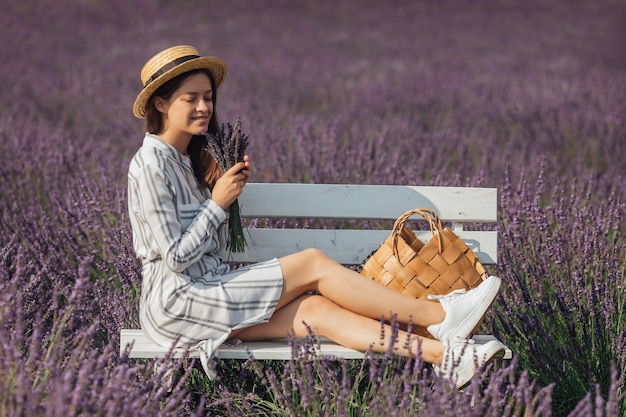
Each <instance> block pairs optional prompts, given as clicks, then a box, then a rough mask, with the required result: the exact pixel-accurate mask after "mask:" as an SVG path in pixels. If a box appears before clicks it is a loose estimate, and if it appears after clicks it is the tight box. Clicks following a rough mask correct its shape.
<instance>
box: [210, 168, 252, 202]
mask: <svg viewBox="0 0 626 417" xmlns="http://www.w3.org/2000/svg"><path fill="white" fill-rule="evenodd" d="M249 179H250V162H249V161H248V157H247V156H246V157H245V158H244V162H238V163H236V164H235V165H233V166H232V168H230V169H229V170H228V171H226V172H224V174H223V175H222V176H221V177H220V178H218V179H217V181H216V182H215V185H214V186H213V190H212V191H211V200H213V201H215V202H216V203H217V205H219V206H220V207H221V208H222V209H223V210H224V211H227V210H228V207H230V205H231V204H232V203H233V202H234V201H235V200H236V199H237V198H238V197H239V196H240V195H241V193H242V192H243V187H244V186H245V185H246V184H247V183H248V180H249Z"/></svg>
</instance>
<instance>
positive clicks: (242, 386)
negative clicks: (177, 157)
mask: <svg viewBox="0 0 626 417" xmlns="http://www.w3.org/2000/svg"><path fill="white" fill-rule="evenodd" d="M0 40H1V41H2V44H1V46H0V61H1V62H2V65H0V79H1V82H0V217H1V226H0V290H1V291H0V346H1V347H0V361H1V362H2V363H3V365H2V366H1V367H0V377H1V380H2V381H3V382H1V383H0V384H4V387H3V388H4V389H1V390H0V391H2V392H3V393H2V394H0V414H2V413H4V414H7V415H66V416H67V415H78V414H81V413H82V414H84V415H91V414H98V412H100V413H101V414H103V415H155V413H157V412H158V413H160V414H161V415H170V414H171V415H180V414H183V413H187V414H191V413H192V410H195V411H197V412H198V413H199V414H207V415H212V414H220V413H221V414H225V415H234V414H237V413H240V414H246V413H248V414H250V413H251V411H250V410H251V409H254V413H257V414H262V412H261V410H265V411H263V412H266V413H267V414H272V413H274V414H278V415H280V414H281V413H285V415H289V411H284V410H289V408H288V407H286V406H285V401H286V402H287V403H289V402H290V401H291V403H290V404H292V406H293V407H294V411H293V413H294V414H296V415H317V413H318V412H319V413H320V414H324V412H328V413H329V414H330V415H377V414H376V410H378V411H379V412H380V413H382V411H381V410H385V414H388V415H403V414H402V413H403V412H404V411H406V410H407V408H403V407H405V406H406V407H409V408H412V409H413V410H415V414H420V413H421V415H431V414H438V415H441V414H444V415H459V414H462V415H592V413H598V414H596V415H621V416H626V400H625V399H624V395H625V391H624V385H625V380H626V371H625V368H626V347H625V346H626V330H625V328H626V311H625V305H626V288H625V284H626V282H625V281H626V278H625V273H624V271H625V265H626V251H625V245H626V243H625V242H626V240H625V238H624V233H625V232H626V225H625V223H624V204H625V202H624V194H625V191H626V162H625V158H624V155H625V154H626V149H625V148H626V4H624V2H623V1H618V0H599V1H596V2H586V1H551V2H541V1H536V0H531V1H524V2H522V1H519V0H518V1H515V0H493V1H471V2H455V1H451V0H444V1H440V2H427V1H422V0H419V1H414V2H404V1H399V0H391V1H385V2H380V1H379V2H376V1H371V0H354V1H344V2H333V1H325V0H323V1H309V0H304V1H288V0H278V1H269V0H263V1H243V0H234V1H228V2H226V1H221V2H220V1H200V0H178V1H170V2H164V1H156V0H155V1H153V0H137V1H133V2H126V1H121V0H112V1H104V0H84V1H79V0H60V1H52V0H43V1H34V0H5V1H4V2H3V3H2V4H1V5H0ZM175 44H191V45H193V46H195V47H196V48H197V49H198V50H199V51H200V52H201V53H203V54H207V55H216V56H219V57H221V58H223V59H224V60H225V61H226V62H227V64H228V70H229V72H228V76H227V78H226V81H225V83H224V85H223V87H222V88H220V91H219V94H218V114H219V116H220V121H221V122H228V121H233V120H235V119H236V118H237V117H241V118H242V121H243V126H244V131H245V132H247V133H248V134H249V135H250V140H251V144H250V147H249V153H250V156H251V158H252V160H253V163H254V166H255V171H254V180H255V181H259V182H317V183H322V182H333V183H342V182H347V183H364V184H416V185H454V186H465V185H471V186H487V187H497V188H498V189H499V195H500V200H501V201H500V211H499V215H500V217H501V219H502V221H501V223H500V224H499V226H498V227H499V232H500V248H499V251H500V257H499V265H498V267H497V268H494V270H493V271H492V272H493V273H496V274H498V275H500V276H501V277H502V279H503V280H504V281H505V284H506V285H505V288H504V289H503V291H502V294H501V296H500V297H499V298H498V300H497V302H496V305H495V307H494V311H493V314H491V315H490V316H489V317H488V318H487V320H486V322H485V324H484V329H483V330H484V331H485V332H489V333H495V334H497V335H498V337H500V338H501V339H502V340H503V341H505V342H506V343H507V344H508V345H509V346H510V347H511V348H512V349H513V350H514V351H515V352H516V353H517V355H516V361H515V363H514V364H513V365H512V366H511V367H508V368H506V367H505V368H504V369H501V370H499V371H498V373H496V374H494V375H493V376H492V377H491V378H488V379H485V380H484V381H483V383H482V384H481V383H480V382H476V384H474V388H475V390H476V391H475V395H476V397H475V401H474V404H475V405H474V406H473V407H472V406H471V404H470V401H469V399H468V396H467V395H465V394H463V393H455V392H453V391H451V390H449V387H445V386H443V385H444V384H442V383H441V381H439V382H437V381H435V383H433V384H432V385H431V384H429V383H425V382H423V381H425V380H426V381H427V382H428V381H430V382H432V380H431V378H430V374H429V373H428V372H426V373H425V374H423V375H422V369H421V368H419V367H418V366H417V365H415V369H417V368H419V372H417V371H415V369H414V371H415V372H409V373H410V374H411V375H413V378H414V379H411V380H410V381H409V382H407V379H406V375H405V376H404V377H402V375H404V374H403V373H402V372H408V371H402V372H400V371H398V372H399V373H398V374H397V375H396V374H395V373H394V369H395V368H394V366H396V365H394V364H391V365H390V366H391V368H390V369H391V370H388V369H387V368H384V366H385V364H384V363H383V364H381V365H380V366H381V369H387V370H386V371H384V372H389V374H385V375H386V376H385V377H382V376H381V377H380V378H379V380H378V381H379V382H380V380H385V381H386V384H385V386H387V387H391V386H394V384H395V386H396V387H400V386H401V387H403V388H402V389H399V391H398V392H396V394H397V398H396V397H393V395H392V394H390V393H388V392H387V391H384V390H383V388H382V387H381V388H380V390H381V392H383V391H384V392H385V393H386V395H387V398H396V400H397V401H393V400H389V404H387V403H385V406H383V405H382V402H381V401H382V400H381V399H380V398H379V397H376V395H375V394H374V392H373V391H374V390H372V389H370V390H369V391H368V389H366V388H365V387H370V388H371V387H373V386H375V384H376V382H375V380H376V378H375V376H376V375H378V374H377V373H376V372H383V371H382V370H379V371H374V370H370V371H369V373H368V372H366V375H365V376H363V379H359V377H358V375H360V374H359V373H358V372H356V371H354V370H353V368H352V367H354V366H355V365H354V364H350V366H349V367H348V369H347V370H346V372H345V374H349V375H352V376H353V377H354V381H352V385H349V384H350V382H345V381H343V380H342V379H341V378H343V377H344V376H345V375H343V374H342V373H341V369H342V368H341V367H339V368H337V369H339V371H337V369H335V368H336V364H333V365H329V364H325V363H321V364H319V368H317V370H316V371H315V372H317V373H319V374H320V375H322V374H323V373H324V372H331V371H332V372H338V374H337V375H335V376H334V377H336V378H339V382H342V381H343V382H342V383H345V384H348V386H349V387H351V389H348V388H346V387H343V388H342V385H341V384H339V385H338V386H337V387H333V386H332V385H330V384H329V383H328V381H330V380H333V378H330V377H329V378H325V379H324V378H322V380H321V381H317V382H316V383H311V384H309V386H308V387H304V386H300V385H299V384H298V383H297V379H296V377H297V375H298V372H299V371H298V370H297V369H292V368H289V367H286V369H287V370H290V372H291V374H289V373H285V374H281V372H282V370H281V369H278V370H276V372H278V373H279V376H280V378H282V380H283V381H293V392H291V394H290V395H289V396H287V397H289V398H291V399H290V400H289V399H287V398H283V397H284V395H283V396H281V395H279V394H278V393H277V392H275V391H274V390H273V388H272V386H271V384H268V383H267V381H264V380H263V378H262V377H260V376H256V375H255V373H254V372H253V371H251V370H250V369H251V368H250V367H248V366H242V365H240V364H231V363H225V364H223V368H224V372H225V375H226V376H225V378H224V380H223V381H222V382H221V383H217V384H211V383H208V381H206V379H205V378H204V376H203V375H202V374H201V373H199V372H198V370H197V368H195V367H194V366H193V364H191V365H183V368H182V369H180V373H181V379H180V381H181V383H180V386H177V387H176V388H175V389H174V390H172V391H170V392H167V391H164V390H163V387H162V384H160V380H159V375H155V374H154V373H153V372H152V367H151V364H149V363H143V362H140V361H132V360H129V359H127V358H124V357H122V358H120V357H119V355H118V354H117V346H118V343H119V337H118V335H119V329H120V328H123V327H129V326H137V325H138V322H137V320H138V316H137V294H138V292H139V291H140V276H139V269H138V265H137V263H136V261H135V259H134V257H133V253H132V245H131V243H132V240H131V235H130V226H129V224H128V219H127V214H126V194H125V193H126V169H127V166H128V163H129V161H130V158H131V157H132V155H133V153H134V152H135V150H136V149H137V148H138V147H139V146H140V144H141V140H142V137H143V130H144V125H143V122H142V121H139V120H137V119H135V118H134V117H133V116H132V112H131V105H132V102H133V100H134V98H135V96H136V94H137V92H138V91H139V89H140V87H141V83H140V80H139V71H140V68H141V66H142V65H143V63H144V62H145V61H146V60H147V59H148V58H149V57H150V56H152V55H153V54H154V53H156V52H158V51H159V50H161V49H164V48H166V47H168V46H171V45H175ZM392 362H393V361H392ZM394 363H395V362H394ZM265 366H266V367H267V368H268V372H269V371H270V370H272V367H271V366H270V365H265ZM293 366H296V365H293ZM406 366H408V365H406ZM303 369H304V368H303ZM402 369H404V368H402ZM229 372H230V374H229ZM228 375H230V376H228ZM242 375H243V377H242ZM418 377H421V379H419V381H422V382H418ZM290 378H294V379H293V380H292V379H290ZM385 378H388V379H385ZM403 378H404V379H403ZM242 381H246V382H245V383H244V382H242ZM402 384H407V385H402ZM284 385H285V386H289V382H284ZM407 386H408V387H409V388H407ZM266 387H270V388H266ZM306 389H312V391H311V393H306V392H305V391H306ZM301 391H302V392H301ZM313 393H317V394H313ZM307 395H308V396H309V397H311V398H317V400H315V401H311V403H310V404H309V405H307V404H308V403H307V402H306V401H302V398H303V397H306V398H309V397H307ZM57 397H58V398H62V400H59V399H56V398H57ZM339 399H341V400H339ZM272 401H275V403H276V404H277V403H280V404H282V406H281V407H282V408H281V407H278V406H274V407H275V408H273V409H272V407H270V406H268V404H270V403H272ZM281 401H282V402H281ZM407 404H410V406H407ZM476 404H478V405H476ZM246 407H248V408H246ZM255 407H256V408H255ZM263 407H266V408H263ZM298 407H300V408H298ZM385 407H386V408H385ZM246 410H247V411H246ZM267 410H270V411H267ZM368 412H369V414H368ZM359 413H361V414H359ZM407 413H408V414H409V415H411V414H413V413H409V412H407ZM600 413H602V414H600Z"/></svg>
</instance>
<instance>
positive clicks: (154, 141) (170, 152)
mask: <svg viewBox="0 0 626 417" xmlns="http://www.w3.org/2000/svg"><path fill="white" fill-rule="evenodd" d="M143 146H148V147H151V148H155V149H158V150H159V151H160V152H161V153H163V154H164V155H165V156H168V157H170V158H172V159H174V160H175V161H176V162H178V163H180V164H181V165H184V166H185V167H187V168H189V169H191V158H189V155H183V154H182V153H180V152H178V150H177V149H176V148H175V147H173V146H172V145H170V144H169V143H167V142H165V141H164V140H163V139H161V138H160V137H159V136H157V135H154V134H152V133H146V136H145V137H144V138H143Z"/></svg>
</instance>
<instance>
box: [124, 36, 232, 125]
mask: <svg viewBox="0 0 626 417" xmlns="http://www.w3.org/2000/svg"><path fill="white" fill-rule="evenodd" d="M196 69H205V70H208V71H209V72H210V73H211V75H213V79H214V81H215V88H217V86H219V85H220V84H221V83H222V81H224V78H225V77H226V63H225V62H224V61H222V60H221V59H219V58H217V57H214V56H205V57H203V56H200V54H199V53H198V51H197V50H196V48H194V47H192V46H188V45H178V46H173V47H171V48H168V49H166V50H164V51H161V52H159V53H158V54H156V55H155V56H153V57H152V58H150V59H149V60H148V62H146V64H145V65H144V66H143V68H142V69H141V83H142V84H143V90H141V92H140V93H139V95H138V96H137V99H136V100H135V104H133V113H134V114H135V116H136V117H138V118H139V119H145V118H146V102H147V101H148V100H149V99H150V96H152V94H153V93H154V92H155V91H156V90H157V89H158V88H159V87H160V86H162V85H163V84H164V83H166V82H167V81H169V80H171V79H172V78H174V77H176V76H177V75H180V74H182V73H185V72H187V71H191V70H196Z"/></svg>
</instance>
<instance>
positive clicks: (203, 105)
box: [197, 98, 213, 111]
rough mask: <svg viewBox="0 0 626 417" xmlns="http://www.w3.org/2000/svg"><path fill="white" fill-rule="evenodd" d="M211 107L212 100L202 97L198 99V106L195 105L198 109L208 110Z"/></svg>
mask: <svg viewBox="0 0 626 417" xmlns="http://www.w3.org/2000/svg"><path fill="white" fill-rule="evenodd" d="M211 107H213V102H211V101H209V100H205V99H202V98H201V99H200V100H198V106H197V110H198V111H208V110H209V109H210V108H211Z"/></svg>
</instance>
